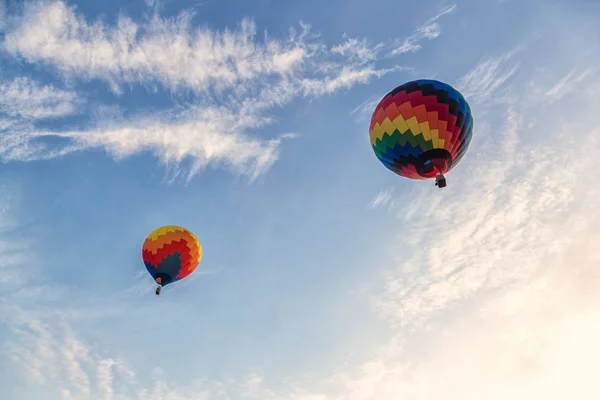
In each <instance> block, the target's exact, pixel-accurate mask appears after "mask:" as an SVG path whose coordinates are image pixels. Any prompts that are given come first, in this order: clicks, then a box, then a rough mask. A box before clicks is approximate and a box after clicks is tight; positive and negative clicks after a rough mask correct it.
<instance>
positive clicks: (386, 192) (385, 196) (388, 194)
mask: <svg viewBox="0 0 600 400" xmlns="http://www.w3.org/2000/svg"><path fill="white" fill-rule="evenodd" d="M393 193H394V188H393V187H390V188H387V189H383V190H381V191H380V192H379V193H377V196H375V198H374V199H373V200H372V201H371V204H370V205H369V206H370V207H371V209H372V210H375V209H377V208H383V207H386V206H387V207H388V208H391V207H393V206H394V200H393V197H392V194H393Z"/></svg>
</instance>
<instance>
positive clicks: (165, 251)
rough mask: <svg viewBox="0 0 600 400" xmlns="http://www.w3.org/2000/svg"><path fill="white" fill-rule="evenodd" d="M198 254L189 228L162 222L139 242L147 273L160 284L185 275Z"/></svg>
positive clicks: (200, 248)
mask: <svg viewBox="0 0 600 400" xmlns="http://www.w3.org/2000/svg"><path fill="white" fill-rule="evenodd" d="M201 258H202V246H201V245H200V242H199V241H198V238H197V237H196V236H195V235H194V234H193V233H192V232H190V231H189V230H187V229H185V228H182V227H179V226H173V225H170V226H163V227H160V228H158V229H156V230H154V231H153V232H152V233H151V234H150V235H148V237H147V238H146V240H145V241H144V244H143V246H142V259H143V260H144V264H145V265H146V269H147V270H148V273H149V274H150V275H152V278H153V279H154V280H155V281H156V283H157V284H158V287H157V288H156V294H157V295H159V294H160V291H161V288H162V287H163V286H166V285H168V284H170V283H173V282H176V281H178V280H180V279H183V278H185V277H187V276H189V275H190V274H191V273H192V272H194V270H195V269H196V267H197V266H198V264H200V259H201Z"/></svg>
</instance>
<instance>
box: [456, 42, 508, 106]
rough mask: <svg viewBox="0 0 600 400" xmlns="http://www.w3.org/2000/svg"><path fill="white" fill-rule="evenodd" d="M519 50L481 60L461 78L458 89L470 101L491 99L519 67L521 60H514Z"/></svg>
mask: <svg viewBox="0 0 600 400" xmlns="http://www.w3.org/2000/svg"><path fill="white" fill-rule="evenodd" d="M518 51H519V50H518V49H517V50H513V51H509V52H507V53H506V54H504V55H502V56H500V57H490V58H488V59H486V60H484V61H481V62H480V63H479V64H477V66H476V67H475V68H473V69H472V70H471V71H470V72H469V73H467V74H466V75H465V76H463V77H462V78H460V79H459V81H458V84H457V89H458V90H460V91H461V92H462V94H463V95H464V96H465V98H468V99H469V100H470V101H474V102H476V101H481V100H489V99H490V96H492V95H493V94H495V93H496V92H497V91H498V90H499V89H500V88H501V87H502V86H503V85H504V84H505V83H506V82H507V81H508V80H509V79H510V78H511V77H512V76H513V75H514V74H515V73H516V72H517V70H518V69H519V62H517V61H515V60H514V55H515V54H516V53H517V52H518Z"/></svg>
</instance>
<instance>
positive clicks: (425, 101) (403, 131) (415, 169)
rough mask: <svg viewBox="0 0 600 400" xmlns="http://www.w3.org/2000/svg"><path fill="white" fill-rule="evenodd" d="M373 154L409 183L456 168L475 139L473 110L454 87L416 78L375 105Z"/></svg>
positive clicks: (372, 118) (372, 130)
mask: <svg viewBox="0 0 600 400" xmlns="http://www.w3.org/2000/svg"><path fill="white" fill-rule="evenodd" d="M369 136H370V138H371V146H372V147H373V150H374V151H375V155H376V156H377V158H378V159H379V161H381V163H383V165H385V166H386V167H387V168H388V169H390V170H391V171H393V172H395V173H396V174H398V175H400V176H403V177H406V178H410V179H430V178H434V177H435V176H436V175H437V174H445V173H446V172H448V171H450V170H451V169H452V168H453V167H455V166H456V165H457V164H458V162H459V161H460V160H461V158H462V157H463V156H464V155H465V153H466V152H467V149H468V148H469V144H470V143H471V138H472V136H473V117H472V115H471V108H470V107H469V104H468V103H467V102H466V100H465V99H464V97H463V96H462V95H461V94H460V93H459V92H458V91H457V90H456V89H454V88H453V87H452V86H450V85H448V84H445V83H442V82H439V81H435V80H424V79H423V80H416V81H412V82H408V83H405V84H403V85H400V86H398V87H397V88H395V89H394V90H392V91H391V92H389V93H388V94H387V95H385V96H384V97H383V99H382V100H381V101H380V102H379V104H378V105H377V107H376V108H375V111H374V112H373V116H372V117H371V126H370V127H369Z"/></svg>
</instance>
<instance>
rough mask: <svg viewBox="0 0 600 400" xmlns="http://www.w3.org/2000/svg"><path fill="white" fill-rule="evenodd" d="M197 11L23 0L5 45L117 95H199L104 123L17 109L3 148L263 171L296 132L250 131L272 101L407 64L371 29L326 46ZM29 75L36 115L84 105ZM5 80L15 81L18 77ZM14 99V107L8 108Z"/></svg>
mask: <svg viewBox="0 0 600 400" xmlns="http://www.w3.org/2000/svg"><path fill="white" fill-rule="evenodd" d="M452 10H453V8H452V7H451V8H449V9H446V10H444V11H443V12H442V13H441V14H440V15H438V16H436V17H434V18H432V19H431V20H430V21H429V22H428V24H429V25H431V26H435V21H437V19H438V18H439V17H440V16H441V15H444V14H446V13H448V12H450V11H452ZM192 16H193V13H191V12H183V13H181V14H180V15H179V16H177V17H173V18H161V17H159V16H158V15H157V14H154V15H153V17H151V18H150V19H148V20H145V21H137V22H136V21H133V20H132V19H131V18H128V17H126V16H124V15H120V16H119V17H118V20H117V22H116V24H115V25H109V24H107V23H105V22H102V21H100V20H99V21H96V22H93V23H92V22H88V21H86V19H85V18H84V17H83V15H81V14H80V13H78V12H77V10H76V9H75V7H72V6H68V5H67V4H66V3H65V2H63V1H43V2H28V3H26V4H25V5H24V7H23V11H22V15H19V16H12V17H11V18H12V19H11V23H10V24H9V28H8V29H6V31H5V33H4V39H3V42H2V48H3V51H4V52H5V53H6V54H7V55H10V56H13V57H16V58H20V59H22V60H23V61H25V62H29V63H33V64H37V65H39V66H42V67H48V68H55V69H57V70H58V71H59V72H60V73H62V74H63V75H64V76H65V78H68V79H69V80H70V81H71V82H79V81H80V80H82V79H83V80H92V79H94V80H100V81H102V82H104V83H105V84H107V85H108V86H109V87H110V88H112V89H113V91H115V93H117V94H120V93H123V89H122V86H124V85H136V84H139V85H141V86H142V87H146V88H147V89H152V90H154V91H157V90H158V88H157V85H162V86H163V87H164V88H166V89H168V90H170V91H172V92H173V93H174V94H175V96H176V97H175V98H176V99H177V98H178V97H177V96H179V95H180V94H186V95H191V96H192V97H193V98H194V99H196V100H193V101H192V103H193V102H194V101H195V102H196V103H195V104H193V105H192V106H184V107H183V108H184V109H185V108H187V109H186V110H185V111H184V112H183V113H181V112H177V113H178V114H179V115H177V117H176V118H175V116H174V114H176V112H175V111H173V112H163V113H158V114H157V113H153V115H152V116H148V115H147V114H146V113H144V112H137V113H135V112H134V113H133V116H132V117H130V118H129V119H127V120H125V119H123V118H120V117H116V118H115V117H114V116H106V115H104V116H102V118H103V120H102V121H99V123H98V124H96V125H95V126H92V127H89V128H88V127H84V128H82V129H78V130H77V131H72V130H70V129H68V128H63V129H59V130H53V131H50V130H47V129H44V130H41V129H38V128H36V125H35V124H32V123H23V121H22V120H17V119H14V118H13V119H11V120H5V121H0V122H1V124H0V127H1V128H2V129H3V132H4V135H3V138H2V139H1V142H0V157H1V158H2V159H3V160H4V161H11V160H21V161H32V160H36V159H48V158H53V157H58V156H63V155H65V154H68V153H70V152H74V151H82V150H85V149H88V148H92V147H95V148H103V149H105V150H106V151H107V152H109V153H110V154H111V155H112V156H114V157H115V158H117V159H118V158H121V157H125V156H130V155H133V154H137V153H139V152H142V151H152V152H153V153H154V154H156V155H157V157H158V158H159V159H160V160H161V161H162V162H163V163H164V164H166V165H167V166H169V167H170V168H173V169H174V170H176V171H180V163H181V162H183V161H189V164H190V167H189V170H188V179H189V178H191V177H192V176H193V175H194V174H195V173H196V172H198V171H199V170H201V169H202V168H204V167H206V166H207V165H211V164H212V165H218V166H223V165H224V166H227V167H229V168H230V169H231V170H232V171H233V172H235V173H239V174H246V175H248V176H250V178H251V179H254V178H256V177H257V176H258V175H260V174H262V173H264V172H265V171H267V170H268V169H269V167H270V166H271V165H273V163H274V162H275V161H276V160H277V157H278V153H279V145H280V143H281V140H282V139H283V138H289V137H292V136H293V135H290V133H289V132H285V134H284V135H283V136H281V137H279V138H268V139H265V138H261V137H251V136H250V132H251V131H252V130H257V129H259V128H260V129H262V128H265V127H266V126H268V125H271V124H273V123H274V122H275V121H274V119H273V118H272V117H271V116H270V115H269V113H270V112H272V111H273V110H274V109H275V108H278V107H282V106H285V105H286V104H288V103H290V102H291V101H293V100H294V99H297V98H301V97H314V96H323V95H328V94H333V93H335V92H337V91H339V90H343V89H349V88H351V87H353V86H355V85H356V84H361V83H367V82H369V81H370V80H371V79H374V78H379V77H382V76H383V75H385V74H388V73H390V72H393V71H398V70H401V69H403V67H400V66H395V67H392V68H378V67H377V66H376V65H375V64H376V61H377V54H378V52H379V51H380V50H381V49H382V48H383V47H385V46H386V45H384V44H377V45H375V46H369V44H368V43H367V42H366V41H365V40H362V39H346V40H345V42H343V43H342V44H339V45H333V46H326V45H325V44H324V43H322V42H320V41H319V35H318V34H314V33H312V32H311V27H310V25H307V24H304V23H302V22H300V28H301V29H300V30H299V31H297V30H296V29H290V34H289V37H287V38H283V39H281V40H279V39H274V38H271V37H269V36H267V35H266V34H265V35H264V38H261V37H259V35H258V34H257V28H256V25H255V23H254V22H253V21H252V20H250V19H245V20H243V21H242V22H241V23H240V25H239V26H238V27H237V29H235V30H227V29H226V30H225V31H223V32H217V31H211V30H208V29H206V28H195V27H193V26H192V24H191V19H192ZM432 24H433V25H432ZM420 32H421V36H422V37H423V38H432V37H434V36H436V35H437V34H435V35H434V34H433V33H432V31H431V30H429V29H428V28H426V27H422V28H420ZM419 40H420V39H419ZM22 79H24V80H22V81H20V83H19V85H20V86H19V87H18V89H20V93H21V98H23V99H24V98H25V96H24V95H23V93H25V92H27V90H28V91H29V92H28V93H29V98H32V99H38V100H37V102H36V101H34V102H32V103H29V104H28V106H27V107H26V108H24V109H23V110H25V112H27V113H28V114H29V115H30V116H37V117H41V116H48V117H50V116H53V117H59V116H65V115H68V114H69V113H72V112H74V111H75V108H76V105H77V102H76V97H75V94H74V93H71V92H61V91H57V90H56V89H53V88H52V87H50V86H47V87H42V86H40V85H38V84H34V83H33V82H32V81H30V80H27V79H26V78H22ZM12 85H13V86H14V85H15V83H13V84H12ZM25 89H27V90H25ZM6 91H7V92H8V93H12V92H14V91H15V90H14V89H12V87H11V86H10V85H9V86H7V89H6ZM190 93H191V94H190ZM69 96H71V97H69ZM6 103H7V104H8V103H9V98H8V97H7V98H6ZM17 110H20V108H18V107H16V106H14V107H12V108H10V110H9V111H10V112H12V113H13V114H14V113H16V112H17ZM91 111H92V114H93V111H94V110H91ZM80 126H81V125H80ZM51 137H61V138H67V139H69V140H70V141H69V142H68V143H67V144H64V145H63V146H62V147H56V146H53V147H47V146H45V145H44V140H43V139H44V138H51Z"/></svg>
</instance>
